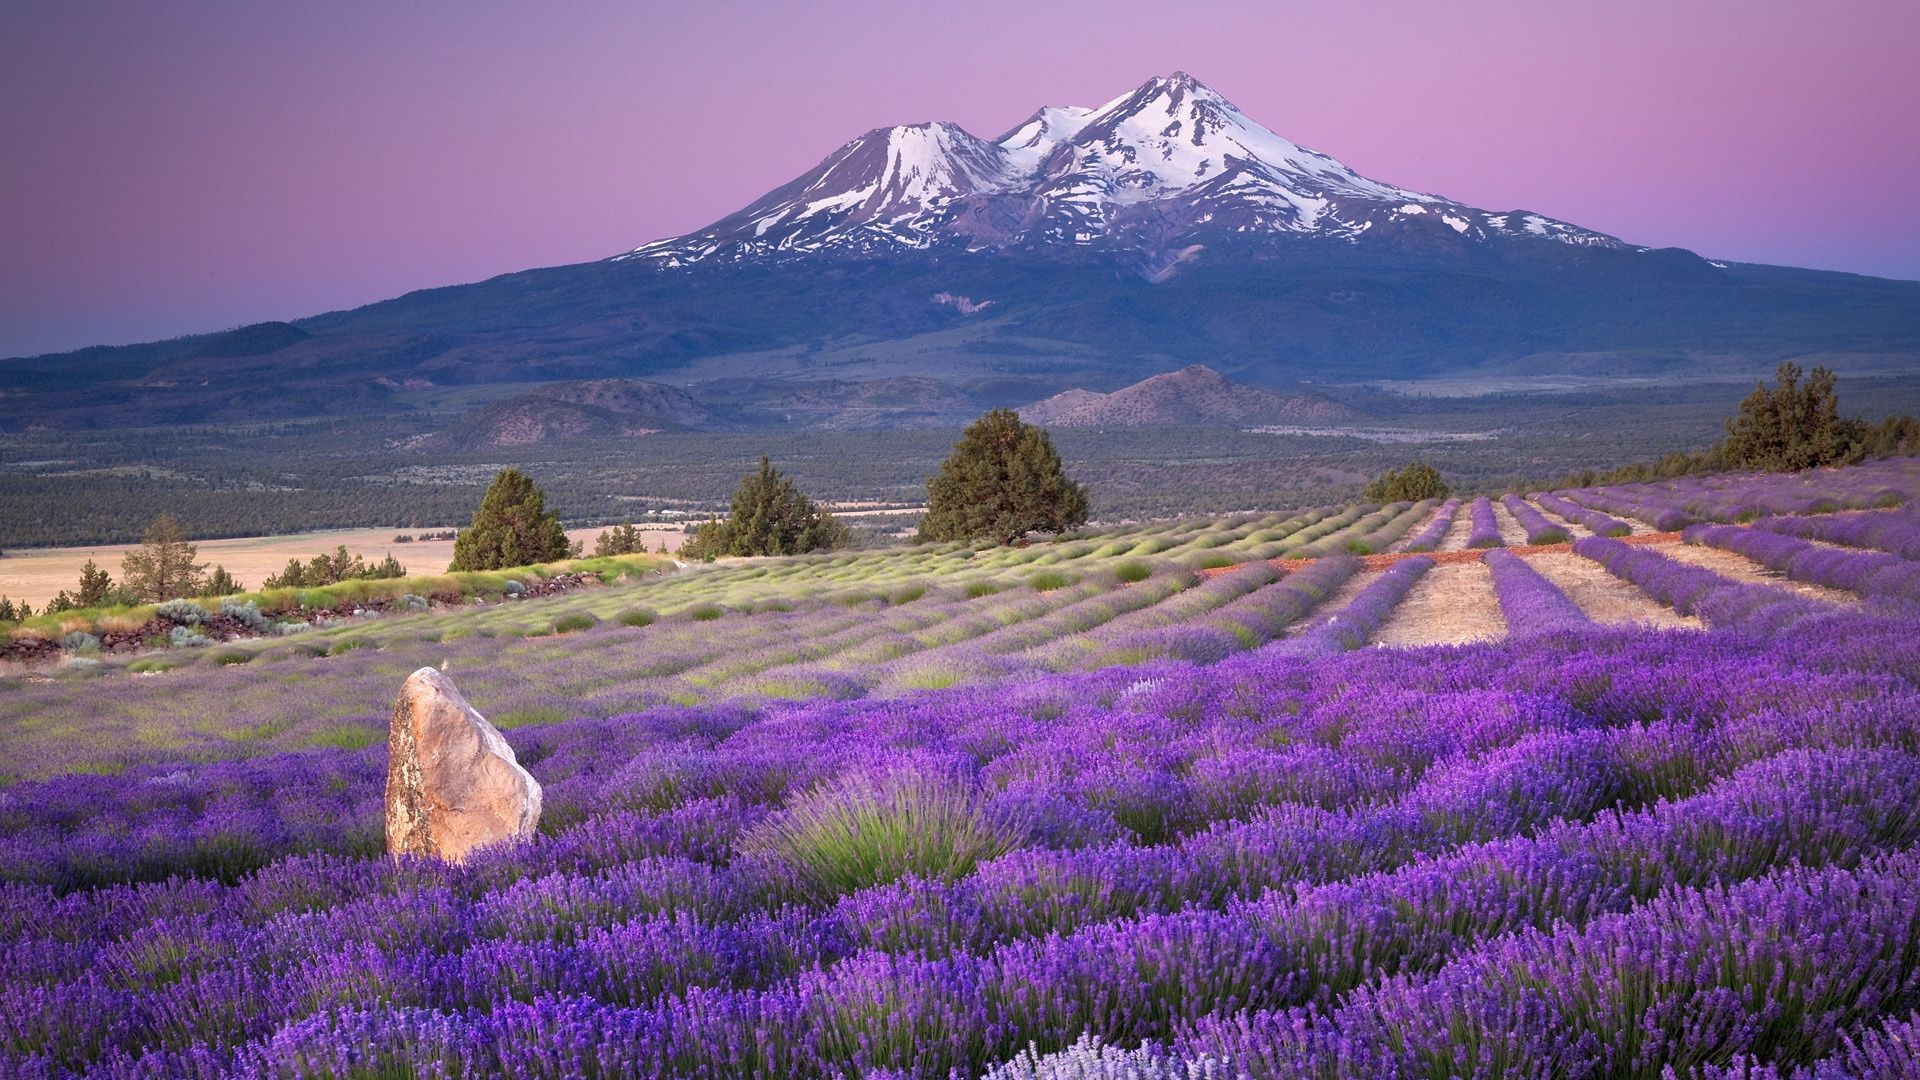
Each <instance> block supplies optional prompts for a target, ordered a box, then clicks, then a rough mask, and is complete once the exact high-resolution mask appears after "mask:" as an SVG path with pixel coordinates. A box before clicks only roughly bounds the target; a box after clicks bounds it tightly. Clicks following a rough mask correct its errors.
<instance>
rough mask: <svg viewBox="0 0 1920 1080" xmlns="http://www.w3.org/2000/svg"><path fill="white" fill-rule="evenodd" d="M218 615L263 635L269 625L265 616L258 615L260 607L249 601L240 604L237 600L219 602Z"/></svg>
mask: <svg viewBox="0 0 1920 1080" xmlns="http://www.w3.org/2000/svg"><path fill="white" fill-rule="evenodd" d="M220 614H222V615H225V616H228V617H229V618H232V619H236V620H238V621H239V623H240V625H242V626H244V627H246V628H247V629H249V630H252V631H254V632H255V633H263V632H265V631H266V629H267V627H268V626H269V625H270V623H269V622H268V619H267V617H266V616H265V615H262V614H260V605H258V604H256V603H254V602H253V601H251V600H248V601H246V602H245V603H242V602H240V601H238V600H222V601H220Z"/></svg>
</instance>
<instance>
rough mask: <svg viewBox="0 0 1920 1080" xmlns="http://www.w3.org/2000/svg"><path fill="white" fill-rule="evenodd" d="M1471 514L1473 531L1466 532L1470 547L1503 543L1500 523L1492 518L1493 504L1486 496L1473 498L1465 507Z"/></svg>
mask: <svg viewBox="0 0 1920 1080" xmlns="http://www.w3.org/2000/svg"><path fill="white" fill-rule="evenodd" d="M1467 513H1468V514H1470V515H1472V519H1473V531H1472V532H1471V533H1468V534H1467V546H1468V547H1470V548H1496V547H1500V546H1502V545H1503V543H1504V541H1502V540H1501V539H1500V523H1499V521H1498V520H1496V519H1495V518H1494V515H1493V504H1492V503H1491V502H1488V501H1487V498H1486V496H1484V495H1483V496H1481V497H1480V498H1478V499H1475V500H1473V504H1472V505H1471V506H1470V507H1468V508H1467Z"/></svg>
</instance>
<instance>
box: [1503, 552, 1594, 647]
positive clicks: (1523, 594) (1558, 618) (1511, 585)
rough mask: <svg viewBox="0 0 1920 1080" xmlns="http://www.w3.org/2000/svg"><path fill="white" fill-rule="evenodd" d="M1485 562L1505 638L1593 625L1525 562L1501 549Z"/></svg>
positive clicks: (1575, 606) (1555, 586)
mask: <svg viewBox="0 0 1920 1080" xmlns="http://www.w3.org/2000/svg"><path fill="white" fill-rule="evenodd" d="M1485 559H1486V563H1487V566H1488V567H1489V568H1490V569H1491V570H1492V571H1493V588H1494V592H1495V593H1496V594H1497V595H1498V596H1499V598H1500V614H1501V615H1502V616H1504V617H1505V618H1506V620H1507V632H1508V633H1509V634H1513V635H1516V636H1532V635H1534V634H1553V633H1558V632H1560V631H1563V630H1579V629H1583V628H1585V627H1588V626H1591V625H1593V620H1591V619H1589V618H1587V615H1586V613H1585V612H1583V611H1581V610H1580V608H1579V606H1578V605H1576V604H1574V602H1573V601H1571V600H1569V599H1567V597H1566V594H1565V593H1562V592H1561V591H1560V587H1559V586H1557V585H1555V584H1554V583H1553V582H1551V581H1548V580H1547V579H1546V578H1543V577H1541V576H1540V572H1539V571H1538V570H1535V569H1534V568H1533V567H1531V566H1528V565H1527V562H1526V560H1525V559H1522V558H1521V557H1520V556H1518V555H1515V554H1514V553H1513V552H1511V551H1506V550H1504V549H1502V550H1495V551H1489V552H1487V554H1486V556H1485Z"/></svg>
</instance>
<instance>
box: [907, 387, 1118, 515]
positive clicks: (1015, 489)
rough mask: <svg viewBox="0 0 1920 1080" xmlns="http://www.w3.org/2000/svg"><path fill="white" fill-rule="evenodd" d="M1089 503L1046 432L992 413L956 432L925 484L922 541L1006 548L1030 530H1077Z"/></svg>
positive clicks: (1016, 417)
mask: <svg viewBox="0 0 1920 1080" xmlns="http://www.w3.org/2000/svg"><path fill="white" fill-rule="evenodd" d="M1087 506H1088V504H1087V490H1086V489H1085V488H1083V487H1081V486H1080V485H1078V484H1076V483H1074V482H1073V481H1072V480H1069V479H1067V475H1066V470H1065V468H1064V467H1062V465H1061V463H1060V454H1059V452H1058V451H1056V450H1055V449H1054V448H1053V440H1052V439H1050V438H1048V437H1047V433H1046V432H1045V431H1042V430H1041V429H1040V428H1037V427H1035V426H1033V425H1032V424H1028V423H1026V422H1024V421H1022V420H1021V419H1020V414H1019V413H1017V412H1014V411H1013V410H1012V409H995V410H993V411H992V412H989V413H987V414H986V415H985V416H982V417H981V418H980V419H978V420H976V421H974V422H973V423H972V424H971V425H969V426H968V427H967V429H966V430H965V431H963V432H962V433H961V435H960V441H959V442H957V443H955V444H954V447H953V453H952V455H950V456H949V457H948V458H947V460H946V461H945V463H943V464H942V465H941V466H940V471H939V473H937V474H936V475H934V476H933V477H932V478H930V479H929V480H928V481H927V513H926V516H925V517H924V518H922V519H921V521H920V540H921V542H922V543H926V542H929V541H941V540H962V541H971V540H992V541H994V542H996V543H1000V544H1011V543H1014V542H1015V541H1017V540H1019V539H1020V538H1021V537H1024V536H1026V535H1027V534H1028V533H1031V532H1050V533H1059V532H1065V531H1066V530H1068V529H1073V528H1078V527H1079V526H1081V525H1084V524H1086V523H1087Z"/></svg>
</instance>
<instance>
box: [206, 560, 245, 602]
mask: <svg viewBox="0 0 1920 1080" xmlns="http://www.w3.org/2000/svg"><path fill="white" fill-rule="evenodd" d="M246 591H247V587H246V586H245V585H242V584H240V583H239V582H238V581H235V580H234V579H233V575H232V574H229V573H227V568H226V567H224V566H219V565H215V566H214V568H213V573H211V574H208V575H207V583H206V585H205V586H204V587H203V588H202V589H201V590H200V595H201V596H232V595H234V594H235V593H243V592H246Z"/></svg>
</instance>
